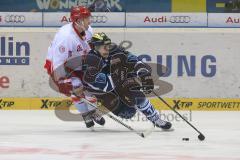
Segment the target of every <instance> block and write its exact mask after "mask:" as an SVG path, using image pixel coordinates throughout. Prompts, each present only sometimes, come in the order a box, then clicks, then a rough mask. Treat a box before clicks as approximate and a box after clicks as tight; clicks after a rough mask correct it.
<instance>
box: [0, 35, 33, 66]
mask: <svg viewBox="0 0 240 160" xmlns="http://www.w3.org/2000/svg"><path fill="white" fill-rule="evenodd" d="M0 52H1V53H0V65H29V56H30V44H29V43H28V42H18V41H15V42H14V39H13V37H0ZM14 53H15V54H14Z"/></svg>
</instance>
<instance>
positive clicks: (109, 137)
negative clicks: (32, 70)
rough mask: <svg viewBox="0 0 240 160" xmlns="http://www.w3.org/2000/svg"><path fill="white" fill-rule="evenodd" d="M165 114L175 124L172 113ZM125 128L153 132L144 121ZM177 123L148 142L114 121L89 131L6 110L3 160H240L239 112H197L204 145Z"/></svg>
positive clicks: (0, 148) (1, 131)
mask: <svg viewBox="0 0 240 160" xmlns="http://www.w3.org/2000/svg"><path fill="white" fill-rule="evenodd" d="M163 113H165V114H166V115H170V117H168V118H170V120H171V121H172V115H174V114H173V113H172V112H170V111H168V112H166V111H165V112H163ZM181 113H182V114H186V115H187V116H190V115H189V113H188V112H181ZM188 118H189V120H190V117H188ZM124 122H126V121H124ZM126 123H128V124H129V125H133V126H134V127H136V126H137V129H139V127H140V129H145V128H149V123H146V122H142V121H139V122H129V121H128V122H126ZM133 123H134V124H138V125H136V126H135V125H134V124H133ZM172 123H173V126H174V129H175V130H174V131H172V132H163V131H161V130H160V129H155V130H154V132H153V133H152V134H151V135H150V136H149V137H147V138H145V139H144V138H141V137H139V136H138V135H136V134H134V133H132V132H130V131H129V130H128V129H125V128H124V127H122V126H121V125H119V124H117V123H116V122H114V121H113V120H111V119H109V118H106V125H105V126H104V127H100V126H97V125H96V127H95V131H90V130H89V129H86V128H85V126H84V124H83V123H81V122H65V121H61V120H59V119H58V118H57V117H56V116H55V114H54V112H53V111H3V110H1V111H0V127H1V128H0V160H48V159H49V160H80V159H84V160H85V159H102V160H110V159H111V160H112V159H119V160H126V159H129V160H138V159H140V160H149V159H153V160H159V159H161V160H176V159H178V160H240V125H239V124H240V112H219V111H218V112H192V115H191V123H193V124H194V125H195V126H196V127H197V128H198V129H199V130H201V131H202V132H203V133H204V134H205V136H206V140H205V141H199V140H198V139H197V136H198V134H197V133H196V132H195V131H194V130H193V129H192V128H190V127H189V126H188V125H187V124H186V123H185V122H183V121H180V119H179V118H177V119H175V120H173V121H172ZM184 137H188V138H189V139H190V140H189V141H182V138H184Z"/></svg>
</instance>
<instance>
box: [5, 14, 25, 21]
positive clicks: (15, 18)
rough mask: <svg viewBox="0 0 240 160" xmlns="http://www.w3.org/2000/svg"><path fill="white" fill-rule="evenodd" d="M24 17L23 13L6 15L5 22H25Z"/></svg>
mask: <svg viewBox="0 0 240 160" xmlns="http://www.w3.org/2000/svg"><path fill="white" fill-rule="evenodd" d="M25 19H26V17H25V16H24V15H13V14H12V15H6V16H5V22H6V23H23V22H25Z"/></svg>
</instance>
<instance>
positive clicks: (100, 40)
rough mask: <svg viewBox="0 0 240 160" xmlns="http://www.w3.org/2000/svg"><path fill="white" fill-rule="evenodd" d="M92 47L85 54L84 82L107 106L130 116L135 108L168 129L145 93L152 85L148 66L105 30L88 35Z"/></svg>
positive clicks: (133, 113)
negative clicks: (112, 41)
mask: <svg viewBox="0 0 240 160" xmlns="http://www.w3.org/2000/svg"><path fill="white" fill-rule="evenodd" d="M91 45H92V50H91V51H90V52H89V54H88V55H87V56H86V59H85V64H84V66H85V67H86V71H85V73H84V76H83V81H84V84H85V86H86V88H87V90H89V91H90V92H92V93H93V94H94V95H95V96H96V97H97V99H98V100H100V101H101V102H102V103H103V104H104V106H105V107H106V108H108V110H110V111H111V112H112V113H113V114H115V115H116V116H118V117H121V118H125V119H130V118H131V117H133V116H134V115H135V114H136V111H137V110H139V111H140V112H142V113H143V114H144V115H145V116H146V117H147V119H148V120H150V121H151V122H152V123H153V124H155V125H156V126H157V127H159V128H162V129H170V128H171V126H172V124H171V123H170V122H167V121H164V120H161V119H160V114H159V112H158V111H157V110H156V109H155V108H154V107H153V106H152V104H151V103H150V101H149V100H148V99H147V98H146V96H145V94H149V93H151V91H152V90H153V88H154V84H153V80H152V77H151V68H150V67H149V66H148V65H147V64H145V63H143V62H141V61H139V60H138V58H137V56H134V55H132V54H131V53H129V52H128V51H126V50H125V49H123V48H122V47H119V46H117V45H114V44H113V43H111V39H110V38H109V37H108V36H107V35H106V34H105V33H96V34H94V35H93V37H92V39H91Z"/></svg>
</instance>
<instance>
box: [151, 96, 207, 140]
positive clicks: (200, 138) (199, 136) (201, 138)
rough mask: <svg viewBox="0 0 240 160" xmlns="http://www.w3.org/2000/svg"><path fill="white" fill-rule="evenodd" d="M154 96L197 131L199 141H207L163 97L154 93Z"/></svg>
mask: <svg viewBox="0 0 240 160" xmlns="http://www.w3.org/2000/svg"><path fill="white" fill-rule="evenodd" d="M152 93H153V94H155V95H156V96H157V97H158V98H159V99H160V100H161V101H162V102H163V103H164V104H165V105H167V106H168V108H170V109H171V110H172V111H173V112H175V113H176V114H177V115H178V116H179V117H181V118H182V119H183V120H184V121H185V122H186V123H187V124H188V125H190V126H191V127H192V128H193V129H194V130H195V131H197V132H198V133H199V135H198V139H199V140H201V141H203V140H204V139H205V136H204V135H203V134H202V132H200V131H199V130H198V129H197V128H196V127H195V126H194V125H192V124H191V123H190V122H188V121H187V120H186V119H185V118H184V117H183V116H182V115H181V114H180V113H179V112H178V111H176V110H175V109H174V108H173V107H171V106H170V105H169V104H168V103H167V102H166V101H165V100H164V99H163V98H162V97H160V96H159V95H157V93H156V92H154V91H152Z"/></svg>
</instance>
